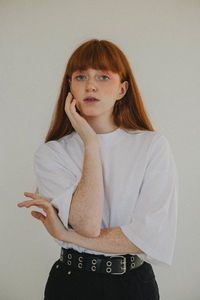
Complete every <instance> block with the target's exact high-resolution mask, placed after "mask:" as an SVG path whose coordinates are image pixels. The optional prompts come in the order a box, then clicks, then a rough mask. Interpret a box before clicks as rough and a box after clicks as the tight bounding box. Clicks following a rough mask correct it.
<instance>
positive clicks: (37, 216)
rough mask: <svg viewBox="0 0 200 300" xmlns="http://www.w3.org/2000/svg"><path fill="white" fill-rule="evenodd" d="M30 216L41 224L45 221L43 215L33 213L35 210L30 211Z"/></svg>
mask: <svg viewBox="0 0 200 300" xmlns="http://www.w3.org/2000/svg"><path fill="white" fill-rule="evenodd" d="M31 215H32V216H33V217H34V218H36V219H38V220H40V221H42V223H43V222H44V221H45V219H46V217H45V216H44V215H43V214H41V213H40V212H38V211H35V210H33V211H31Z"/></svg>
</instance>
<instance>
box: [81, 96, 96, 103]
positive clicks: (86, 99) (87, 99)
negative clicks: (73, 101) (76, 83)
mask: <svg viewBox="0 0 200 300" xmlns="http://www.w3.org/2000/svg"><path fill="white" fill-rule="evenodd" d="M89 99H95V100H96V101H100V100H99V99H97V98H96V97H92V96H88V97H86V98H85V99H84V100H83V101H85V102H90V103H95V102H96V101H93V102H92V101H90V100H89Z"/></svg>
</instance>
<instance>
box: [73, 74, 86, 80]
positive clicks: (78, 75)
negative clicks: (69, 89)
mask: <svg viewBox="0 0 200 300" xmlns="http://www.w3.org/2000/svg"><path fill="white" fill-rule="evenodd" d="M78 77H84V75H78V76H76V77H75V78H76V79H77V80H79V79H78Z"/></svg>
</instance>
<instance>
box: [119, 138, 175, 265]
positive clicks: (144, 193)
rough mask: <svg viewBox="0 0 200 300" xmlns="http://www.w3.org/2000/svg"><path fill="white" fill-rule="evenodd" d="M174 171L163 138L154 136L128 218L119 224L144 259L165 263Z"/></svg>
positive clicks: (169, 253)
mask: <svg viewBox="0 0 200 300" xmlns="http://www.w3.org/2000/svg"><path fill="white" fill-rule="evenodd" d="M177 203H178V173H177V168H176V165H175V161H174V157H173V154H172V151H171V148H170V145H169V142H168V140H167V138H166V137H165V136H163V135H161V134H159V135H156V136H154V138H153V141H152V143H151V146H150V150H149V155H148V162H147V164H146V169H145V173H144V177H143V181H142V183H141V186H140V191H139V196H138V199H137V203H136V206H135V209H134V211H133V213H132V217H131V221H130V222H129V223H128V224H125V225H122V226H121V230H122V231H123V233H124V234H125V235H126V236H127V238H128V239H129V240H130V241H131V242H133V243H134V244H135V245H136V246H137V247H139V248H140V249H141V250H142V251H143V252H144V253H145V254H143V253H139V254H137V255H138V256H139V257H140V258H142V259H143V260H144V261H146V262H148V263H150V264H154V265H158V266H165V267H169V266H170V265H171V264H172V259H173V253H174V248H175V240H176V231H177Z"/></svg>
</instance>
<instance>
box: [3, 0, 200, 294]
mask: <svg viewBox="0 0 200 300" xmlns="http://www.w3.org/2000/svg"><path fill="white" fill-rule="evenodd" d="M199 29H200V1H193V0H188V1H181V0H180V1H178V0H173V1H171V0H170V1H169V0H168V1H159V0H158V1H153V0H147V1H142V0H138V1H137V0H130V1H128V0H124V1H118V0H111V1H108V0H107V1H106V0H102V1H95V0H93V1H92V0H85V1H80V0H79V1H78V0H73V1H64V0H63V1H59V0H58V1H50V0H49V1H48V0H47V1H41V0H34V1H31V0H30V1H27V0H16V1H14V0H13V1H11V0H1V1H0V35H1V36H0V43H1V47H0V51H1V52H0V60H1V61H0V64H1V87H0V97H1V99H0V104H1V107H0V112H1V115H0V122H1V123H0V130H1V131H0V134H1V147H0V151H1V153H0V164H1V166H0V169H1V177H0V185H1V209H0V212H1V214H0V222H1V226H0V239H1V240H0V243H1V255H0V299H1V300H27V299H29V300H42V299H43V292H44V286H45V283H46V280H47V277H48V273H49V271H50V268H51V266H52V264H53V263H54V261H55V260H57V259H58V257H59V254H60V247H59V245H58V244H56V242H55V241H54V240H53V238H52V237H51V236H50V235H49V234H48V232H47V231H46V229H45V227H44V226H43V224H42V223H41V222H40V221H38V220H36V219H35V218H33V217H32V216H31V210H33V209H36V210H37V208H35V207H34V208H29V209H27V208H18V207H17V203H18V202H21V201H24V200H26V199H27V198H26V197H25V196H24V192H25V191H27V192H34V191H35V186H36V178H35V175H34V172H33V153H34V152H35V150H36V149H37V148H38V146H39V145H40V144H41V143H43V142H44V138H45V136H46V134H47V130H48V128H49V124H50V120H51V117H52V113H53V109H54V106H55V103H56V101H57V97H58V93H59V89H60V85H61V81H62V78H63V75H64V70H65V67H66V63H67V60H68V58H69V56H70V55H71V54H72V52H73V51H74V50H75V49H76V48H77V47H78V46H79V45H80V44H81V43H83V42H85V41H86V40H88V39H91V38H98V39H107V40H110V41H112V42H114V43H115V44H116V45H118V46H119V47H120V48H121V49H122V51H123V52H124V54H125V55H126V57H127V58H128V60H129V62H130V65H131V67H132V70H133V74H134V76H135V79H136V82H137V84H138V87H139V89H140V92H141V95H142V98H143V101H144V104H145V107H146V109H147V112H148V115H149V117H150V120H151V122H152V124H153V127H154V129H155V130H157V131H159V132H161V133H162V134H163V135H165V136H166V137H167V139H168V141H169V142H170V145H171V148H172V151H173V154H174V157H175V161H176V164H177V169H178V173H179V184H180V190H179V207H178V229H177V242H176V248H175V253H174V260H173V264H172V266H171V267H169V268H161V267H156V266H153V268H154V272H155V274H156V277H157V282H158V285H159V289H160V294H161V300H188V299H190V300H198V299H200V292H199V278H200V270H199V253H200V230H199V228H200V221H199V220H200V218H199V210H200V204H199V202H200V201H199V194H200V184H199V178H200V164H199V163H200V160H199V153H200V140H199V138H200V125H199V121H200V118H199V113H200V90H199V86H200V75H199V70H200V58H199V53H200V39H199ZM38 210H39V209H38ZM39 211H40V210H39ZM155 246H156V245H155ZM133 298H134V295H133Z"/></svg>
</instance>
